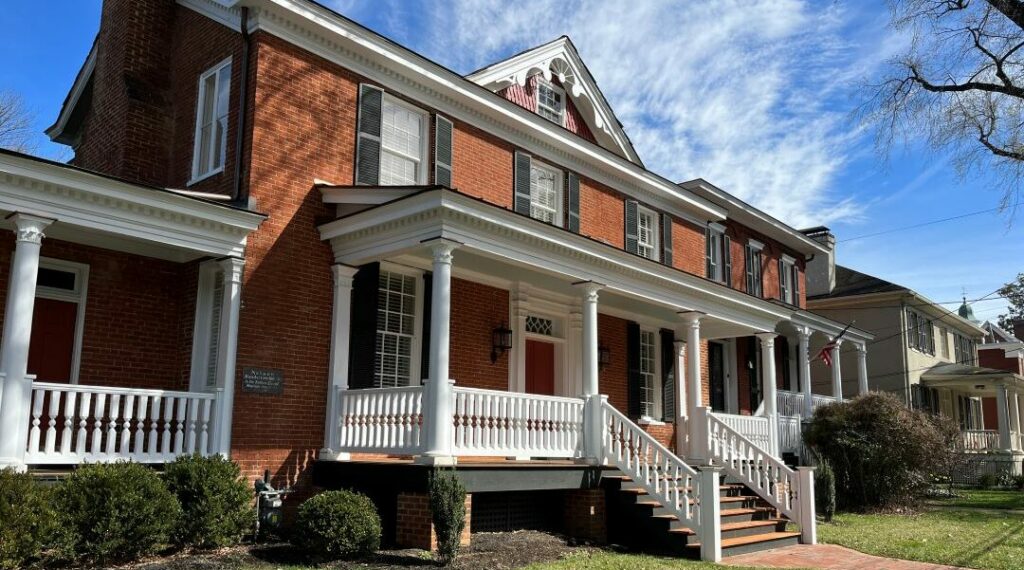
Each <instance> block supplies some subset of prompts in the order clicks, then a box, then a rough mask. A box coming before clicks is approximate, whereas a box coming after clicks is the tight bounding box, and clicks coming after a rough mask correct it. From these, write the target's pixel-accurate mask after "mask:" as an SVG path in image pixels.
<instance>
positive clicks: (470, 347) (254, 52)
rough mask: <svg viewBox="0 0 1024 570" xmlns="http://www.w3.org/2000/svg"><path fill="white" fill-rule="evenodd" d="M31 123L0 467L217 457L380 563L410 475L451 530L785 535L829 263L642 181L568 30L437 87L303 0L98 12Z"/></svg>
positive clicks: (706, 542)
mask: <svg viewBox="0 0 1024 570" xmlns="http://www.w3.org/2000/svg"><path fill="white" fill-rule="evenodd" d="M48 133H49V135H50V136H51V137H52V138H53V139H54V140H55V141H59V142H63V143H66V144H69V145H71V146H72V147H73V148H74V150H75V158H74V159H73V160H72V161H71V164H70V165H61V164H56V163H52V162H48V161H42V160H39V159H34V158H31V157H26V156H24V155H18V154H15V153H8V152H3V153H0V209H2V210H4V211H5V212H8V213H10V214H11V216H10V218H9V219H10V220H11V224H10V225H13V226H16V234H15V236H12V237H15V238H16V239H14V240H13V241H14V242H15V243H13V244H11V243H8V246H7V247H6V248H0V252H3V253H0V255H5V256H12V259H11V260H4V259H0V268H2V269H0V271H8V272H10V275H9V276H7V277H5V278H4V277H0V282H3V283H8V282H9V285H8V288H7V290H6V291H5V292H4V295H5V298H6V312H5V314H4V327H5V328H4V337H3V338H4V342H3V345H2V365H0V372H3V373H4V374H6V380H5V382H4V392H3V397H2V399H0V427H2V428H3V429H4V435H3V437H2V438H0V446H2V448H0V462H2V463H4V464H11V465H15V466H20V467H25V466H27V467H28V468H38V467H40V466H52V465H73V464H76V463H80V462H82V461H95V460H115V459H119V458H130V459H133V460H137V461H146V462H151V463H160V462H163V461H166V460H168V459H170V458H172V457H174V456H176V455H178V454H180V453H187V452H193V451H198V452H201V453H223V454H226V455H229V456H230V457H231V458H232V459H234V460H236V461H237V462H239V463H240V464H241V465H242V466H243V469H244V471H245V473H246V474H247V475H249V476H250V477H253V478H255V477H256V476H258V475H259V474H261V473H262V471H263V469H269V470H270V471H271V473H272V475H273V479H274V482H275V483H276V484H279V485H288V486H292V487H295V488H296V489H297V490H298V493H297V495H296V497H301V496H303V495H305V494H308V493H309V492H311V491H312V489H313V488H314V487H324V488H329V487H354V488H358V489H360V490H362V491H364V492H366V493H368V494H370V495H371V497H373V498H374V500H375V501H376V502H377V504H378V507H379V508H380V510H381V514H382V517H383V518H384V519H385V523H386V526H387V528H386V532H387V533H388V536H387V537H386V538H387V539H388V540H392V541H396V542H399V543H406V544H418V545H422V544H427V543H429V540H430V534H429V530H430V529H429V523H427V522H426V521H427V517H426V516H425V515H424V511H423V508H422V507H423V497H424V495H423V491H424V488H425V487H424V485H425V481H426V478H425V474H426V473H427V471H428V469H429V468H430V466H432V465H455V468H456V469H457V470H458V472H459V475H460V477H462V478H463V481H464V482H465V483H466V485H467V488H468V489H469V490H470V492H471V494H472V499H471V520H470V523H471V526H472V527H473V528H475V529H488V528H498V527H500V526H501V525H502V524H505V525H508V524H519V523H512V522H509V521H512V520H513V519H514V520H518V521H520V523H522V524H532V523H530V521H534V522H536V521H539V520H548V519H551V518H552V517H554V518H555V519H558V520H564V525H563V526H562V530H565V531H566V532H569V533H571V534H576V535H579V536H583V537H587V538H591V539H595V540H602V539H607V538H613V539H615V540H620V541H623V542H630V541H631V540H632V541H633V542H645V541H646V542H651V543H652V544H653V545H654V546H658V547H665V548H667V549H676V548H678V549H679V550H680V551H681V552H692V553H694V554H698V553H699V554H700V556H702V557H703V558H706V559H718V558H720V556H721V553H722V551H723V550H726V551H729V552H740V551H743V550H746V549H752V548H762V547H771V546H776V545H781V544H786V543H790V542H794V541H796V540H802V541H805V542H813V541H814V540H815V538H814V536H815V530H814V516H813V513H814V510H813V509H814V507H813V488H812V480H811V475H810V473H811V472H810V471H809V470H808V469H806V468H792V467H791V466H789V465H787V464H786V461H784V460H783V456H785V457H786V458H787V459H788V460H790V463H791V464H792V463H793V462H794V461H796V460H797V456H798V455H799V452H800V444H799V441H800V438H799V433H800V417H801V416H806V415H807V414H809V413H810V411H811V410H812V409H813V407H814V406H815V405H817V404H818V403H820V402H822V401H828V400H829V399H831V398H832V397H840V398H841V397H842V393H841V392H842V390H841V383H840V384H839V389H838V391H833V392H832V393H830V394H827V395H823V394H814V393H813V391H812V390H813V387H814V382H812V381H810V380H811V366H810V361H811V359H812V357H813V354H814V353H816V351H817V349H818V348H819V347H820V346H821V345H824V344H825V343H826V342H827V341H828V340H830V339H831V338H832V337H834V336H835V335H837V334H838V333H839V332H840V331H841V330H843V328H844V326H845V325H844V324H843V323H838V322H835V321H831V320H829V319H826V318H823V317H821V316H819V315H815V314H813V313H810V312H808V311H806V310H805V308H804V307H805V300H806V294H805V291H806V289H807V283H806V279H805V268H806V264H807V262H808V261H809V260H811V259H813V258H815V257H816V256H822V257H823V256H827V255H831V251H830V250H829V249H828V248H826V247H825V246H823V245H822V244H821V243H819V242H818V241H816V240H815V239H813V238H812V237H808V236H807V235H805V234H804V233H802V232H799V231H797V230H794V229H793V228H791V227H789V226H787V225H785V224H784V223H783V222H780V221H779V220H776V219H774V218H772V217H771V216H769V215H767V214H765V213H763V212H761V211H759V210H757V209H756V208H753V207H751V206H750V205H748V204H745V203H743V202H742V201H740V200H738V199H736V198H735V197H733V196H730V195H729V194H728V193H727V192H725V191H723V190H721V189H719V188H717V187H715V186H713V185H712V184H710V183H708V182H706V181H704V180H694V181H689V182H684V183H679V184H677V183H673V182H671V181H669V180H666V179H665V178H663V177H661V176H659V175H657V174H655V173H653V172H651V171H649V170H647V169H646V168H645V167H644V165H643V163H642V162H641V160H640V157H639V156H638V155H637V153H636V151H635V149H634V148H633V147H632V145H631V143H630V141H629V138H628V137H627V136H626V134H625V132H624V131H623V128H622V127H621V125H620V123H619V122H618V120H617V119H616V118H615V116H614V114H613V113H612V111H611V108H610V107H609V105H608V102H607V101H606V100H605V98H604V96H603V95H602V94H601V92H600V90H598V88H597V86H596V83H595V82H594V79H593V78H592V77H591V76H590V73H589V72H588V71H587V68H586V66H585V65H583V63H582V60H581V59H580V56H579V54H578V53H577V52H576V50H575V48H574V47H573V45H572V43H571V42H570V41H569V40H568V38H564V37H563V38H559V39H557V40H555V41H553V42H550V43H548V44H545V45H542V46H539V47H537V48H535V49H532V50H529V51H527V52H524V53H521V54H519V55H516V56H514V57H512V58H510V59H508V60H504V61H501V62H498V63H496V64H494V65H491V66H488V67H486V68H484V69H482V70H479V71H477V72H474V73H472V74H470V75H468V76H461V75H459V74H457V73H455V72H453V71H451V70H449V69H446V68H444V67H443V66H441V65H439V64H437V63H435V62H432V61H429V60H427V59H426V58H424V57H422V56H420V55H418V54H416V53H414V52H412V51H410V50H408V49H406V48H404V47H402V46H400V45H397V44H396V43H394V42H392V41H390V40H388V39H387V38H384V37H381V36H379V35H377V34H375V33H373V32H371V31H369V30H367V29H365V28H363V27H361V26H359V25H358V24H356V23H355V22H352V21H351V20H348V19H346V18H345V17H344V16H342V15H339V14H337V13H334V12H332V11H330V10H329V9H327V8H325V7H323V6H320V5H318V4H316V3H314V2H311V1H308V0H178V1H177V2H174V1H171V0H107V1H106V2H105V3H104V8H103V17H102V22H101V26H100V30H99V34H98V36H97V39H96V43H95V45H94V46H93V49H92V51H91V52H90V54H89V57H88V59H87V61H86V63H85V65H84V66H83V68H82V70H81V72H80V73H79V76H78V78H77V79H76V81H75V84H74V85H73V86H72V89H71V91H70V93H69V95H68V98H67V100H66V102H65V104H64V106H63V108H62V110H61V113H60V116H59V117H58V119H57V121H56V123H55V124H54V126H53V127H52V128H51V129H50V130H49V131H48ZM44 235H45V237H43V236H44ZM9 239H10V238H9ZM12 252H13V254H14V255H12ZM844 338H845V339H846V342H849V343H853V344H855V345H857V346H858V347H860V348H863V347H864V346H865V345H866V342H867V341H868V340H869V339H870V338H871V337H870V335H868V334H867V333H864V332H863V331H859V330H857V329H853V328H851V329H850V330H849V331H848V332H847V333H846V335H844ZM834 350H835V352H836V354H838V350H839V349H838V347H837V348H836V349H834ZM836 360H837V361H838V358H837V359H836ZM862 380H863V382H862V383H861V384H860V385H863V386H866V385H867V379H866V377H865V378H863V379H862ZM7 434H11V435H10V436H8V435H7ZM723 471H724V475H725V476H726V478H725V482H726V483H727V484H726V485H724V486H723V485H721V483H722V475H723V473H722V472H723ZM720 495H721V497H720ZM702 499H704V500H702ZM545 509H547V510H545ZM524 521H525V522H524ZM787 521H788V522H790V523H793V524H795V525H797V526H798V527H799V532H786V531H785V528H786V522H787ZM638 529H642V532H641V531H639V530H638ZM649 531H653V532H649ZM651 536H656V537H657V538H653V539H652V538H651Z"/></svg>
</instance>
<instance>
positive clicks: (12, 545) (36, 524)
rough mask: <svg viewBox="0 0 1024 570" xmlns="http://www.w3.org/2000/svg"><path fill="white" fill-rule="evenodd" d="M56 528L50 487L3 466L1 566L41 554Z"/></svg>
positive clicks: (11, 565)
mask: <svg viewBox="0 0 1024 570" xmlns="http://www.w3.org/2000/svg"><path fill="white" fill-rule="evenodd" d="M54 530H55V526H54V523H53V511H52V510H51V508H50V490H49V489H48V488H47V487H44V486H43V485H40V484H39V483H37V482H36V481H35V480H33V478H32V476H31V475H29V474H27V473H17V472H15V471H14V470H13V469H0V568H3V569H8V568H22V567H24V566H26V565H28V564H29V563H30V562H32V561H33V560H34V559H36V558H39V556H40V554H41V553H42V551H43V549H44V548H46V547H47V546H48V545H49V542H50V540H51V539H52V538H53V532H54Z"/></svg>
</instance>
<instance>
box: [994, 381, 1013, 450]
mask: <svg viewBox="0 0 1024 570" xmlns="http://www.w3.org/2000/svg"><path fill="white" fill-rule="evenodd" d="M1008 396H1009V394H1008V393H1007V389H1006V386H1005V385H1003V384H1000V385H998V386H996V414H997V415H998V416H999V418H998V419H999V449H1003V450H1008V449H1011V444H1010V417H1009V416H1010V403H1009V397H1008Z"/></svg>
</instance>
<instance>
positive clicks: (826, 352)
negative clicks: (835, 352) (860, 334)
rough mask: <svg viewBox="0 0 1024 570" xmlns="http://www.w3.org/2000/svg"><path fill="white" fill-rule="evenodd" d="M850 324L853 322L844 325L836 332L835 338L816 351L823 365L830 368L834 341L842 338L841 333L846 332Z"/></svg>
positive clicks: (834, 345)
mask: <svg viewBox="0 0 1024 570" xmlns="http://www.w3.org/2000/svg"><path fill="white" fill-rule="evenodd" d="M851 326H853V323H850V324H848V325H846V328H844V329H843V330H842V331H841V332H840V333H839V334H837V335H836V336H835V338H833V339H832V340H830V341H829V342H828V343H826V344H825V346H823V347H821V352H819V353H818V360H821V361H822V362H824V363H825V366H828V367H829V368H832V349H833V348H835V347H836V342H838V341H839V339H841V338H843V335H844V334H846V331H848V330H850V327H851Z"/></svg>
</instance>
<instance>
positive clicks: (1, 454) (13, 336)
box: [0, 214, 53, 470]
mask: <svg viewBox="0 0 1024 570" xmlns="http://www.w3.org/2000/svg"><path fill="white" fill-rule="evenodd" d="M11 220H12V221H13V222H14V224H15V226H16V228H15V235H16V236H17V238H16V240H17V241H16V242H15V246H14V256H13V258H12V259H11V275H10V281H9V283H8V286H7V305H6V307H7V308H6V310H5V312H4V336H3V339H2V341H0V373H2V374H3V375H4V378H3V394H2V396H0V468H2V467H13V468H15V469H19V470H20V469H23V468H24V467H25V464H24V459H25V449H26V446H27V445H28V442H27V438H28V419H29V415H30V410H29V407H30V406H31V401H32V379H31V378H27V377H26V376H27V374H28V345H29V341H30V340H31V338H32V312H33V310H34V309H35V302H36V279H37V278H38V274H39V249H40V248H41V247H42V244H43V237H44V235H43V230H44V229H46V227H47V226H49V225H50V224H52V223H53V220H50V219H47V218H39V217H36V216H30V215H26V214H15V215H14V216H12V218H11Z"/></svg>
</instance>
